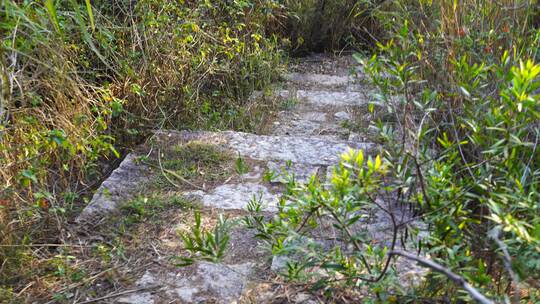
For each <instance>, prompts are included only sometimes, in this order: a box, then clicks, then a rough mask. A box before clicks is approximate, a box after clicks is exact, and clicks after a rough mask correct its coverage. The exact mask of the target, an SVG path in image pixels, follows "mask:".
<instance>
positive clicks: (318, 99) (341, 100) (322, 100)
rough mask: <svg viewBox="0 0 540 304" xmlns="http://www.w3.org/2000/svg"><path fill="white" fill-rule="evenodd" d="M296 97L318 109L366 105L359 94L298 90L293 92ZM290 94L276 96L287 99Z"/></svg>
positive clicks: (282, 92)
mask: <svg viewBox="0 0 540 304" xmlns="http://www.w3.org/2000/svg"><path fill="white" fill-rule="evenodd" d="M295 93H296V97H297V98H298V99H300V100H301V101H304V102H305V103H307V104H311V105H313V106H318V107H327V106H334V107H344V106H361V105H363V104H366V103H367V102H368V101H367V100H366V98H365V96H364V94H362V93H360V92H333V91H304V90H298V91H296V92H295ZM290 94H291V92H289V91H280V92H278V95H279V96H281V97H289V95H290Z"/></svg>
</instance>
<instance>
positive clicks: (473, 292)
mask: <svg viewBox="0 0 540 304" xmlns="http://www.w3.org/2000/svg"><path fill="white" fill-rule="evenodd" d="M388 254H389V255H391V256H392V255H398V256H402V257H404V258H406V259H408V260H412V261H415V262H417V263H418V264H420V265H422V266H424V267H428V268H431V269H433V270H435V271H436V272H439V273H442V274H444V275H445V276H447V277H448V278H449V279H450V280H452V281H453V282H454V283H455V284H456V285H458V286H459V287H461V288H463V289H465V291H467V293H469V295H470V296H471V297H472V298H473V299H474V300H476V301H477V302H478V303H482V304H495V302H493V301H492V300H490V299H488V298H487V297H486V296H484V295H483V294H482V293H480V292H479V291H478V290H477V289H476V288H474V287H472V286H471V285H470V284H469V283H467V281H465V279H464V278H463V277H461V276H459V275H457V274H455V273H454V272H452V271H451V270H450V269H448V268H446V267H444V266H442V265H440V264H438V263H436V262H433V261H431V260H427V259H423V258H421V257H419V256H416V255H414V254H410V253H407V252H404V251H401V250H392V251H390V252H389V253H388Z"/></svg>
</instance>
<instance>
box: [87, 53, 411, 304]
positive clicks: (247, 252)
mask: <svg viewBox="0 0 540 304" xmlns="http://www.w3.org/2000/svg"><path fill="white" fill-rule="evenodd" d="M353 66H354V65H353V63H352V58H349V57H337V58H331V57H325V56H319V57H310V58H307V59H305V60H302V61H300V63H299V64H297V65H295V66H293V67H292V68H291V70H292V72H291V73H290V74H287V75H285V76H284V79H285V81H284V84H283V86H282V88H281V89H276V91H275V92H274V93H273V95H274V96H277V98H278V99H279V102H280V111H279V112H278V113H276V114H275V115H274V116H275V118H274V120H273V121H271V122H270V124H269V126H268V127H267V128H266V130H267V131H266V132H265V134H248V133H242V132H232V131H226V132H192V131H167V130H161V131H159V132H156V134H155V135H154V136H153V137H152V138H151V139H150V140H149V141H148V143H146V144H144V145H142V146H141V147H139V148H138V149H136V150H135V151H134V152H132V153H131V154H129V155H128V156H127V157H126V158H125V159H124V161H123V162H122V163H121V165H120V166H119V167H118V168H117V169H116V170H115V171H114V172H113V173H112V175H111V176H110V177H109V178H108V179H107V180H106V181H105V182H104V183H103V184H102V186H101V187H100V188H99V189H98V191H97V192H96V194H95V195H94V197H93V198H92V200H91V202H90V203H89V205H88V206H87V207H86V209H85V210H84V211H83V212H82V214H81V215H80V217H79V218H78V222H79V223H80V224H81V226H84V227H86V228H85V229H86V232H85V233H86V238H85V242H88V243H89V244H90V243H92V242H94V241H96V240H97V241H99V240H100V239H101V238H102V236H100V233H98V231H103V228H97V227H104V226H105V227H109V229H118V228H117V227H119V225H120V227H125V226H129V225H130V224H131V222H138V224H137V225H136V229H135V231H132V232H131V236H130V245H129V246H128V247H129V248H126V249H125V250H126V252H127V253H125V254H124V255H125V256H126V260H125V262H124V263H123V264H122V267H119V268H118V269H115V270H114V272H115V273H116V275H114V276H112V277H108V279H103V280H96V282H95V284H94V285H93V286H92V287H91V289H90V290H89V291H87V294H90V295H91V294H92V290H93V293H94V294H95V295H96V297H94V298H93V297H91V296H89V297H87V299H89V300H91V299H94V301H95V299H98V300H97V301H95V302H99V303H132V304H139V303H141V304H142V303H263V302H271V301H270V299H278V298H280V299H281V302H279V301H277V302H279V303H285V302H292V303H318V302H317V301H316V300H315V299H314V298H312V297H310V296H308V294H305V293H297V294H296V295H294V296H291V297H289V296H288V295H285V293H286V292H285V291H284V290H283V289H282V288H277V287H276V284H275V280H276V279H275V278H276V276H275V274H276V270H277V271H279V270H278V269H279V267H278V266H276V263H277V261H276V260H275V259H274V260H273V259H272V257H271V256H270V255H269V254H268V251H267V250H266V251H265V250H264V248H263V247H262V246H261V243H260V241H258V240H257V239H255V238H254V235H253V232H251V231H249V230H247V229H246V228H242V227H238V228H234V229H233V231H232V233H231V238H230V244H229V247H228V250H227V251H226V253H225V257H224V258H223V260H222V261H221V262H219V263H212V262H202V261H201V262H195V263H194V264H193V265H190V266H187V267H178V266H176V265H175V263H174V260H171V257H174V256H177V255H181V253H182V251H183V243H182V239H181V238H180V237H179V236H178V231H185V230H189V228H190V227H192V226H193V222H194V220H193V212H192V210H193V209H194V208H198V209H200V210H201V217H202V219H201V221H202V225H203V226H212V225H213V224H214V223H215V222H216V221H217V219H218V214H223V215H225V216H228V217H229V218H230V219H235V218H239V217H240V216H242V215H243V214H244V213H245V211H244V210H245V208H246V205H247V204H248V202H249V201H250V200H251V199H253V198H254V197H256V198H259V199H261V200H262V201H263V202H264V206H265V207H266V212H267V213H268V214H272V212H273V211H275V210H276V204H277V201H278V200H279V197H280V194H281V191H283V189H284V187H283V184H282V183H283V182H284V180H283V179H282V178H281V177H280V176H271V175H270V176H269V175H268V172H276V171H278V172H279V171H281V170H285V171H287V172H288V173H290V174H294V176H295V178H296V180H297V181H299V182H301V183H302V182H303V183H306V182H307V181H308V180H309V179H310V178H311V176H313V175H315V176H317V177H318V178H319V179H321V180H323V179H325V178H326V176H327V174H328V173H329V172H330V170H331V167H332V165H334V164H336V163H337V162H338V158H339V155H340V154H341V153H343V152H344V151H346V150H347V149H348V148H353V149H363V150H365V151H367V152H368V153H370V151H371V152H373V151H376V150H377V146H376V145H375V144H372V143H369V142H365V135H366V134H365V133H363V132H361V131H358V128H356V130H357V132H353V131H351V127H350V126H351V124H352V123H353V122H352V121H353V118H357V117H362V115H364V116H365V115H366V114H363V113H366V107H367V101H368V97H367V91H368V89H367V86H366V85H365V84H363V83H362V75H361V74H360V75H357V76H356V77H355V76H354V75H351V67H353ZM261 94H262V93H261ZM193 157H195V158H196V161H193V160H192V158H193ZM185 168H187V169H185ZM182 170H184V171H182ZM154 201H155V203H154ZM127 202H131V203H127ZM149 202H150V203H149ZM126 204H127V205H126ZM122 212H124V213H126V212H127V214H129V217H127V219H128V221H127V222H126V217H125V216H124V217H122V216H118V214H121V213H122ZM115 214H116V215H117V216H114V215H115ZM142 216H149V217H150V219H145V220H140V218H141V217H142ZM130 221H131V222H130ZM368 226H369V227H368V228H366V229H368V230H369V231H370V232H371V233H374V234H377V233H378V234H380V235H381V238H383V239H384V235H385V233H387V230H388V229H389V226H388V220H387V219H384V218H383V217H382V216H379V217H377V216H376V217H375V220H374V222H372V223H370V224H369V225H368ZM381 242H384V240H381ZM407 271H408V270H405V272H407ZM105 289H106V290H112V291H114V292H110V293H109V292H108V293H106V294H104V293H103V292H102V291H100V290H105ZM277 302H276V303H277Z"/></svg>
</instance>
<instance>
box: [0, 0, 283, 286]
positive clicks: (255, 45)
mask: <svg viewBox="0 0 540 304" xmlns="http://www.w3.org/2000/svg"><path fill="white" fill-rule="evenodd" d="M0 16H1V18H0V42H1V43H0V63H1V65H0V75H1V79H2V81H1V84H2V90H1V95H0V176H1V182H0V231H1V232H0V243H1V245H2V247H1V248H0V261H1V262H0V264H1V265H0V282H1V283H0V284H14V283H16V282H24V280H23V279H24V278H25V277H26V276H27V275H32V270H31V269H30V268H27V267H25V265H29V264H31V263H34V262H36V258H38V259H37V260H39V257H36V256H33V255H32V251H29V250H28V248H26V247H24V246H22V247H21V246H20V245H31V244H35V243H48V242H52V243H55V242H57V241H58V239H60V240H61V239H62V238H63V237H64V236H65V235H66V234H67V231H65V229H64V226H65V221H66V218H69V217H70V215H71V214H73V213H76V212H77V210H79V206H80V202H81V201H82V199H83V198H84V197H85V195H86V194H87V192H88V190H92V188H93V187H95V185H96V184H98V182H99V179H100V177H101V175H102V170H101V169H100V167H103V166H102V164H103V163H104V161H105V160H106V159H114V158H116V157H118V156H119V155H120V153H121V152H122V149H123V148H124V147H129V146H132V145H133V144H136V143H137V142H138V141H140V139H141V138H144V136H145V134H147V133H148V131H149V130H152V129H156V128H213V129H219V128H235V129H240V130H251V129H253V127H254V126H255V125H256V123H257V121H258V120H260V119H261V113H262V110H261V109H262V108H264V107H266V106H267V105H264V104H260V103H256V102H254V101H250V99H248V98H247V97H248V96H249V94H250V92H251V91H253V90H255V89H264V87H265V86H266V85H268V84H269V83H270V82H272V81H273V79H274V78H275V77H276V76H277V74H278V73H277V72H278V71H279V69H280V68H281V66H282V62H283V54H282V51H281V49H282V45H281V40H280V39H278V38H277V37H276V36H275V35H272V34H271V31H270V29H273V28H276V29H277V28H278V25H279V23H280V22H281V21H280V20H281V18H282V17H283V8H282V6H281V5H280V4H279V3H278V2H276V1H272V0H260V1H162V0H143V1H136V2H134V1H122V0H119V1H98V2H95V3H94V4H93V5H91V2H90V1H82V2H80V1H52V0H51V1H49V0H46V1H11V0H9V1H2V2H1V4H0ZM34 266H37V264H34ZM21 269H26V270H25V271H21Z"/></svg>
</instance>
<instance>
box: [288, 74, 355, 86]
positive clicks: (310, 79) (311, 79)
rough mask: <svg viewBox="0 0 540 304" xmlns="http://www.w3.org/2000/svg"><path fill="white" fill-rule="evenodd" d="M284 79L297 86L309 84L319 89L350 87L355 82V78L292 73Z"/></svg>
mask: <svg viewBox="0 0 540 304" xmlns="http://www.w3.org/2000/svg"><path fill="white" fill-rule="evenodd" d="M284 78H285V79H286V80H288V81H290V82H292V83H295V84H299V85H306V84H307V85H311V86H318V87H321V86H322V87H343V86H347V85H350V84H351V83H352V82H353V80H354V78H353V77H351V76H336V75H325V74H310V73H306V74H304V73H290V74H286V75H284Z"/></svg>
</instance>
